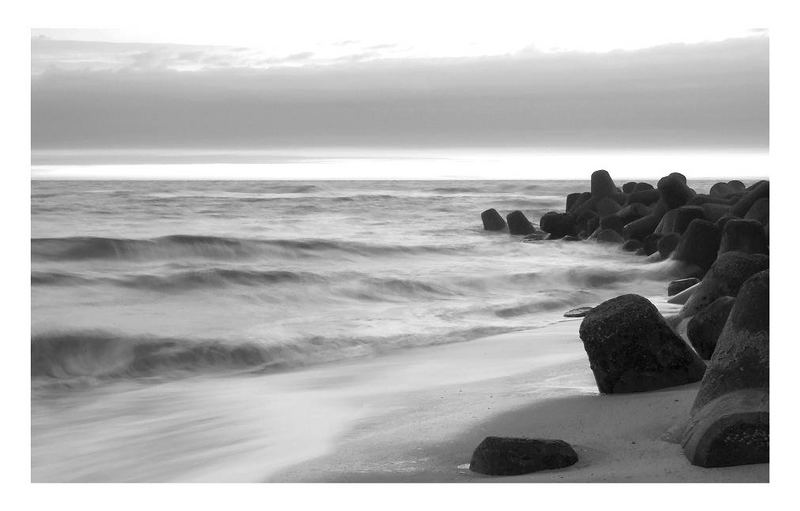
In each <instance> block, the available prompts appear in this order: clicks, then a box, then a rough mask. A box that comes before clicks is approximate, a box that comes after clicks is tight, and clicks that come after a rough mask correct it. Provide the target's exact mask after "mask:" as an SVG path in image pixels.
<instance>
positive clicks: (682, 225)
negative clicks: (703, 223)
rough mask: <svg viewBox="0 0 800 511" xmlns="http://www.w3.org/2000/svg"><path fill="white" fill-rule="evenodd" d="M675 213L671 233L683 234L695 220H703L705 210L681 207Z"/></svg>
mask: <svg viewBox="0 0 800 511" xmlns="http://www.w3.org/2000/svg"><path fill="white" fill-rule="evenodd" d="M674 211H675V224H674V225H673V226H672V232H676V233H678V234H683V233H684V232H686V229H687V228H688V227H689V224H690V223H691V221H692V220H694V219H695V218H700V219H705V210H704V209H703V208H701V207H700V206H682V207H680V208H678V209H676V210H674Z"/></svg>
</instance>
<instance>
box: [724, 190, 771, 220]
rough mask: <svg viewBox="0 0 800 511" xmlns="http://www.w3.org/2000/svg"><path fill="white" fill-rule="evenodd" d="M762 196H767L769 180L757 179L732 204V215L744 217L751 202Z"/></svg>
mask: <svg viewBox="0 0 800 511" xmlns="http://www.w3.org/2000/svg"><path fill="white" fill-rule="evenodd" d="M763 197H769V181H759V182H758V183H756V184H754V185H753V186H752V187H751V188H750V190H749V191H748V192H747V193H745V194H744V195H743V196H742V198H741V199H739V200H738V201H737V202H736V204H734V205H733V209H731V213H732V214H733V215H734V216H738V217H744V216H745V215H746V214H747V212H748V211H750V208H751V207H752V206H753V204H755V203H756V201H757V200H758V199H761V198H763Z"/></svg>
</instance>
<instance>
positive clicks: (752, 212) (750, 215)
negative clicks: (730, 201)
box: [744, 197, 769, 225]
mask: <svg viewBox="0 0 800 511" xmlns="http://www.w3.org/2000/svg"><path fill="white" fill-rule="evenodd" d="M744 217H745V218H746V219H748V220H757V221H758V222H759V223H761V225H767V224H768V223H769V197H762V198H760V199H758V200H757V201H755V202H754V203H753V205H752V206H750V209H748V210H747V214H746V215H745V216H744Z"/></svg>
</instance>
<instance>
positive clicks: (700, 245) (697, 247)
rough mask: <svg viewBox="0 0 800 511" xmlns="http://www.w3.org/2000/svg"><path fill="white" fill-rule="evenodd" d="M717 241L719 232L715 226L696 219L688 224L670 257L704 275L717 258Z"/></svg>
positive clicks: (706, 221)
mask: <svg viewBox="0 0 800 511" xmlns="http://www.w3.org/2000/svg"><path fill="white" fill-rule="evenodd" d="M719 240H720V232H719V228H718V227H717V226H716V225H714V224H712V223H711V222H709V221H708V220H701V219H699V218H696V219H694V220H692V221H691V222H690V223H689V227H688V228H687V229H686V232H685V233H683V237H682V238H681V241H680V243H679V244H678V247H677V248H676V249H675V252H674V253H673V256H672V257H673V259H676V260H678V261H682V262H684V263H686V264H688V265H690V266H692V267H696V268H698V269H699V270H700V271H699V273H700V274H704V273H705V272H706V271H707V270H708V269H709V268H710V267H711V265H712V264H714V261H715V260H716V258H717V252H718V250H719Z"/></svg>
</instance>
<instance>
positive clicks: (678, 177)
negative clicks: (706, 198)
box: [657, 172, 695, 209]
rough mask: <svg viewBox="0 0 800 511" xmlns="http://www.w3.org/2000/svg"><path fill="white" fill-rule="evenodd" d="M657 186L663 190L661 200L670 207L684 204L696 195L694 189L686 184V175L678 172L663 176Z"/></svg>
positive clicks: (659, 189) (673, 207) (660, 190)
mask: <svg viewBox="0 0 800 511" xmlns="http://www.w3.org/2000/svg"><path fill="white" fill-rule="evenodd" d="M657 188H658V191H659V192H661V200H662V201H664V203H665V204H666V205H667V208H668V209H675V208H679V207H681V206H683V205H684V204H686V203H687V202H689V199H691V198H692V197H694V195H695V193H694V190H692V189H691V188H689V187H688V186H687V185H686V176H684V175H683V174H680V173H678V172H673V173H672V174H670V175H668V176H666V177H662V178H661V179H660V180H659V181H658V186H657Z"/></svg>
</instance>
